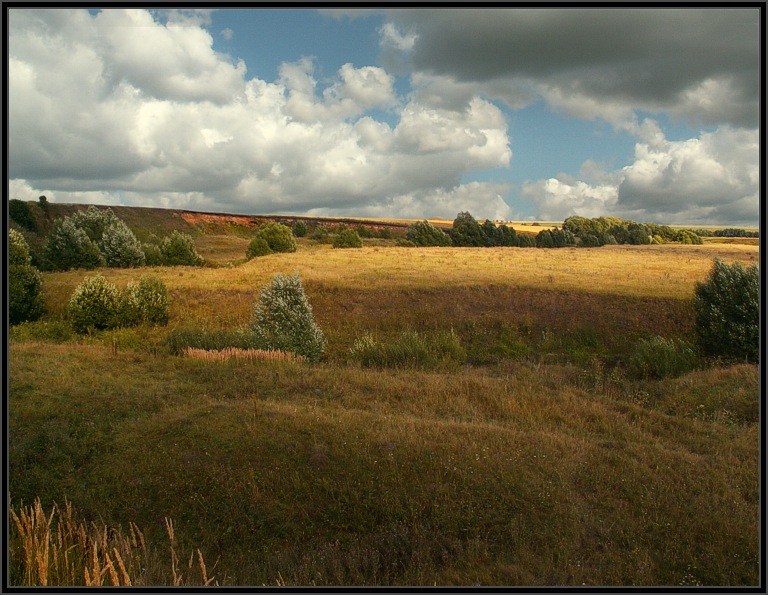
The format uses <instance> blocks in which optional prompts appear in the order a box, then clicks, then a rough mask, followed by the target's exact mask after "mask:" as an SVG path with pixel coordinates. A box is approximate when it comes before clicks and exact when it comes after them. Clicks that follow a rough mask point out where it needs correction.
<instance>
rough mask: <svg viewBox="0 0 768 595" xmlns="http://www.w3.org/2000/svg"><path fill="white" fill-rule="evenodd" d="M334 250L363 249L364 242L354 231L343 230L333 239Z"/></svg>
mask: <svg viewBox="0 0 768 595" xmlns="http://www.w3.org/2000/svg"><path fill="white" fill-rule="evenodd" d="M333 247H334V248H362V247H363V240H361V239H360V236H359V235H358V234H357V232H356V231H355V230H354V229H349V228H346V229H342V230H341V231H340V232H339V233H337V234H336V237H334V238H333Z"/></svg>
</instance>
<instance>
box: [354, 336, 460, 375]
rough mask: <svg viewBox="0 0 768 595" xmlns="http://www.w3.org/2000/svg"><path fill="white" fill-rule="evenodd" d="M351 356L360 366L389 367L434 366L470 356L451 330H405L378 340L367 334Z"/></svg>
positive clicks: (429, 367) (357, 344)
mask: <svg viewBox="0 0 768 595" xmlns="http://www.w3.org/2000/svg"><path fill="white" fill-rule="evenodd" d="M349 355H350V357H351V359H352V361H354V362H357V363H358V364H360V365H361V366H365V367H372V366H382V367H388V368H427V369H434V368H437V367H442V366H445V365H456V364H462V363H464V362H465V361H466V359H467V354H466V352H465V350H464V348H463V347H462V346H461V342H460V341H459V337H458V335H457V334H456V333H455V332H454V331H453V330H452V329H451V330H450V331H448V332H437V333H430V334H427V333H417V332H415V331H405V332H403V333H401V334H400V335H399V336H397V337H395V338H393V339H389V340H379V339H376V338H375V337H374V336H373V335H371V334H370V333H366V334H364V335H363V336H361V337H359V338H357V339H356V340H355V343H354V344H353V346H352V348H351V349H350V350H349Z"/></svg>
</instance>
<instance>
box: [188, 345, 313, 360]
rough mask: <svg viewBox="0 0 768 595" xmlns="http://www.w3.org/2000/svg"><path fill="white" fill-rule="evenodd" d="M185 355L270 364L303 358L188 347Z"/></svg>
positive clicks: (271, 352) (284, 353)
mask: <svg viewBox="0 0 768 595" xmlns="http://www.w3.org/2000/svg"><path fill="white" fill-rule="evenodd" d="M182 354H183V355H185V356H186V357H191V358H194V359H201V360H205V361H210V362H216V361H222V360H228V359H236V360H262V361H268V362H277V361H299V360H301V359H302V358H301V357H299V356H297V355H294V354H293V353H289V352H287V351H280V350H279V349H275V350H267V349H238V348H236V347H228V348H227V349H194V348H192V347H188V348H186V349H184V350H183V352H182Z"/></svg>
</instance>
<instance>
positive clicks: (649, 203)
mask: <svg viewBox="0 0 768 595" xmlns="http://www.w3.org/2000/svg"><path fill="white" fill-rule="evenodd" d="M637 132H638V134H639V135H640V136H641V139H642V140H641V142H638V143H637V144H636V145H635V155H634V161H633V162H632V163H631V164H630V165H628V166H626V167H624V168H622V169H620V170H617V171H613V172H606V171H604V170H602V169H601V168H600V167H599V166H598V165H597V164H595V163H594V162H591V161H590V162H586V163H585V164H584V166H583V167H582V171H581V172H580V175H579V177H578V178H575V177H569V176H566V175H560V176H558V177H556V178H551V179H548V180H539V181H534V182H529V183H527V184H525V185H524V187H523V190H522V194H523V196H525V197H526V198H528V199H529V200H531V201H533V203H534V204H536V206H537V207H538V209H539V212H540V213H541V217H542V218H547V219H554V220H557V219H564V218H566V217H569V216H571V215H581V216H585V217H597V216H600V215H616V216H620V217H627V218H631V219H636V220H640V221H654V222H660V223H669V222H675V221H679V222H689V223H702V224H703V223H707V222H709V221H718V222H720V223H723V224H735V225H736V224H738V225H754V222H755V217H756V214H757V213H758V210H759V175H760V172H759V163H758V155H759V151H758V149H759V138H758V132H757V131H756V130H751V131H750V130H742V129H734V128H731V127H727V126H724V127H720V128H718V129H717V130H716V131H714V132H707V133H702V134H701V135H700V136H699V137H698V138H693V139H688V140H684V141H669V140H667V139H666V138H664V135H663V133H661V131H660V130H659V128H658V125H657V124H656V123H655V122H653V121H648V120H647V121H645V122H644V123H643V124H642V125H641V126H639V127H638V129H637Z"/></svg>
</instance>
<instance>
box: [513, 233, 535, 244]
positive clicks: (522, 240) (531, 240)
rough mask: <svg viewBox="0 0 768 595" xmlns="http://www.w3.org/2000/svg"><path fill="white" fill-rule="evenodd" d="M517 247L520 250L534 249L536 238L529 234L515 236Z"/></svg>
mask: <svg viewBox="0 0 768 595" xmlns="http://www.w3.org/2000/svg"><path fill="white" fill-rule="evenodd" d="M517 245H518V246H519V247H520V248H535V247H536V236H535V235H533V234H530V233H519V234H517Z"/></svg>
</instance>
